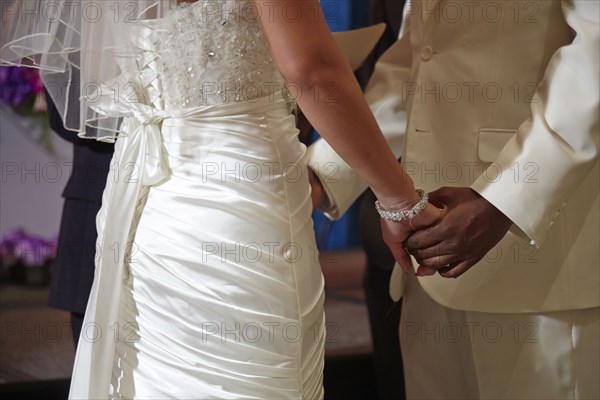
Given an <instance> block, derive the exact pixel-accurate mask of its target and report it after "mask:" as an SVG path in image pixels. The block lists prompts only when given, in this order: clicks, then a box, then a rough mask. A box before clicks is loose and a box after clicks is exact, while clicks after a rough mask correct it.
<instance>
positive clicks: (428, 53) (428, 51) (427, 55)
mask: <svg viewBox="0 0 600 400" xmlns="http://www.w3.org/2000/svg"><path fill="white" fill-rule="evenodd" d="M431 57H433V49H432V48H431V46H424V47H423V48H422V49H421V59H422V60H423V61H429V60H431Z"/></svg>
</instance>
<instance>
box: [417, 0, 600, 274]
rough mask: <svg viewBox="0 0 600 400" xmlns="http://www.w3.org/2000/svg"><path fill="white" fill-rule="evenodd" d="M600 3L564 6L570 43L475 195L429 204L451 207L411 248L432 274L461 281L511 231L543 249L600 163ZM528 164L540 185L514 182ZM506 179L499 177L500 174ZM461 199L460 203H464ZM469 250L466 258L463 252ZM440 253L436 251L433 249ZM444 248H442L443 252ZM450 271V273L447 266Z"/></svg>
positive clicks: (454, 193) (446, 195)
mask: <svg viewBox="0 0 600 400" xmlns="http://www.w3.org/2000/svg"><path fill="white" fill-rule="evenodd" d="M599 8H600V7H599V3H598V2H596V1H585V0H583V1H582V0H580V1H572V2H567V1H564V2H563V13H564V16H565V19H566V21H567V23H568V24H569V25H570V26H571V28H572V29H573V31H574V32H575V33H576V37H575V38H574V40H573V42H572V43H571V44H570V45H568V46H564V47H561V48H560V49H559V50H558V51H557V52H556V53H555V54H554V55H553V57H552V58H551V60H550V62H549V63H548V66H547V68H546V73H545V76H544V79H543V81H542V83H541V84H540V86H539V89H538V91H537V93H536V94H535V97H534V99H533V101H532V103H531V116H530V118H529V119H528V120H527V121H525V122H524V123H523V124H522V125H521V126H520V127H519V129H518V132H517V135H516V136H515V137H514V138H513V139H512V140H511V141H509V142H508V144H507V145H506V146H505V147H504V149H503V150H502V152H501V153H500V155H499V156H498V158H497V159H496V161H495V162H494V164H493V168H494V174H497V176H498V177H499V178H498V179H497V180H494V182H490V180H489V179H485V177H486V176H491V174H492V172H491V171H490V175H486V174H485V173H484V174H483V175H482V177H481V178H480V179H478V180H477V181H476V182H475V183H474V184H473V185H472V187H471V188H443V189H440V190H438V191H436V192H434V193H432V194H431V196H430V199H431V200H432V201H434V202H435V201H436V200H437V201H439V202H440V203H444V204H446V205H447V206H448V208H447V213H446V215H445V217H444V218H443V219H442V220H441V222H440V223H438V224H437V225H435V226H433V227H430V228H427V229H425V230H423V231H422V232H417V233H415V234H414V235H413V236H411V237H410V238H409V239H408V240H407V242H406V245H407V248H408V249H409V250H410V251H411V252H412V253H413V255H414V256H415V257H416V258H417V261H419V263H420V264H421V265H423V266H425V267H429V268H431V269H427V271H428V272H435V270H436V269H440V273H441V274H442V275H443V276H447V277H457V276H459V275H460V274H462V273H464V272H465V271H467V270H468V269H469V268H470V267H471V266H472V265H474V264H475V263H476V262H478V261H479V260H480V259H481V258H482V257H483V256H485V254H486V253H487V251H488V250H489V249H491V248H492V247H493V246H494V245H495V244H496V243H497V242H498V241H499V240H500V239H501V238H502V237H503V236H504V233H506V231H507V230H508V228H509V227H510V226H511V225H512V229H513V230H515V233H517V234H519V233H520V234H521V235H526V236H527V237H528V238H529V239H531V240H532V241H533V243H535V244H536V245H537V246H540V245H541V244H542V243H543V241H544V239H545V238H546V235H547V234H548V231H549V230H550V227H551V225H552V223H553V221H554V220H555V219H556V217H557V216H558V215H559V214H560V212H561V210H562V209H563V207H564V205H565V204H566V203H567V202H568V201H569V198H570V196H571V195H572V194H573V193H574V192H575V191H576V190H577V188H578V187H579V186H580V184H581V182H582V181H583V180H584V179H585V178H586V176H587V174H588V173H589V172H590V170H591V169H592V168H593V167H594V166H595V165H596V164H597V162H598V151H599V141H600V139H599V136H600V124H599V117H598V108H599V104H600V101H599V97H600V93H599V91H598V87H599V86H600V81H599V77H600V67H599V60H598V49H599V48H600V28H599V26H600V23H599V20H598V19H599V13H600V9H599ZM515 165H521V166H525V165H531V166H534V167H535V168H536V171H538V173H537V175H536V177H537V179H539V182H538V183H537V184H531V183H527V182H523V180H517V181H515V179H514V177H513V176H511V175H510V174H509V172H510V171H509V170H510V169H511V168H514V166H515ZM499 169H500V171H501V173H499V171H498V170H499ZM459 199H460V201H459ZM456 243H461V244H465V246H462V247H463V248H468V249H469V251H463V252H462V254H460V251H459V250H457V251H456V252H455V251H449V249H452V248H454V249H458V246H456ZM436 249H437V250H436ZM439 249H444V250H443V251H440V250H439ZM446 265H450V267H446Z"/></svg>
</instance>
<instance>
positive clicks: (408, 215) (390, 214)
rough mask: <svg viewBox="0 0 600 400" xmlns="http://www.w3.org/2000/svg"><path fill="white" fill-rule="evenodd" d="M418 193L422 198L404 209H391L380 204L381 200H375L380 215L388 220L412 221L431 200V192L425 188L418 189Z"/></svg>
mask: <svg viewBox="0 0 600 400" xmlns="http://www.w3.org/2000/svg"><path fill="white" fill-rule="evenodd" d="M416 192H417V194H418V195H419V196H420V197H421V200H419V202H418V203H417V204H415V205H414V206H413V208H411V209H410V210H404V211H390V210H386V209H385V208H383V207H381V204H379V200H376V201H375V209H376V210H377V212H378V213H379V216H380V217H381V218H383V219H385V220H388V221H396V222H400V221H406V220H408V221H410V220H411V219H413V218H414V217H416V216H417V214H419V213H420V212H421V211H423V210H424V209H425V207H427V203H428V202H429V194H428V193H427V192H426V191H424V190H423V189H416Z"/></svg>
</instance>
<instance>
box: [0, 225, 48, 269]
mask: <svg viewBox="0 0 600 400" xmlns="http://www.w3.org/2000/svg"><path fill="white" fill-rule="evenodd" d="M0 252H1V256H2V264H4V265H9V264H12V263H13V262H15V261H17V262H21V263H22V264H23V265H24V266H26V267H35V266H41V265H44V264H45V263H46V262H48V261H51V260H53V259H54V258H55V257H56V240H46V239H43V238H41V237H39V236H35V235H29V234H28V233H27V232H26V231H25V230H24V229H23V228H17V229H14V230H12V231H10V232H8V233H7V234H6V235H5V236H4V238H3V240H2V243H1V245H0Z"/></svg>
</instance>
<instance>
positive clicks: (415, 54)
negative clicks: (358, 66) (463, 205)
mask: <svg viewBox="0 0 600 400" xmlns="http://www.w3.org/2000/svg"><path fill="white" fill-rule="evenodd" d="M599 13H600V11H599V2H597V1H587V0H582V1H577V0H574V1H562V2H561V1H548V0H538V1H493V0H479V1H444V0H441V1H436V0H433V1H422V2H421V1H413V2H411V4H410V5H408V6H407V8H406V9H405V18H406V20H405V25H404V27H403V33H401V36H400V39H399V40H398V41H397V42H396V44H395V45H394V46H393V47H391V48H390V49H389V50H388V51H387V52H386V53H385V54H384V55H383V56H382V57H381V58H380V60H379V62H378V64H377V67H376V70H375V73H374V75H373V78H372V80H371V82H370V83H369V86H368V88H367V92H366V96H367V99H368V101H369V103H370V105H371V107H372V110H373V112H374V114H375V116H376V118H377V120H378V122H379V124H380V127H381V129H382V131H383V132H384V134H385V135H386V137H387V139H388V142H389V143H390V146H391V147H392V149H393V150H394V152H395V154H396V155H398V156H399V157H400V156H402V161H403V165H404V168H405V169H406V171H407V172H408V173H409V174H410V175H411V177H412V178H413V180H414V181H415V185H416V186H417V187H421V188H424V189H425V190H428V191H432V190H435V189H436V188H438V187H441V186H469V187H471V188H472V189H474V190H475V191H477V192H478V193H479V194H481V195H482V196H483V197H484V198H486V199H487V200H488V201H489V202H490V203H492V204H493V205H494V206H496V208H498V209H499V210H500V211H502V212H503V213H504V214H505V215H506V216H508V217H509V218H510V219H511V220H512V222H513V226H512V228H511V230H510V231H509V233H508V234H507V235H506V236H505V237H504V239H503V240H501V241H500V243H498V245H497V246H496V247H495V248H494V249H492V250H491V251H490V252H489V253H488V254H487V256H486V257H485V258H484V259H483V260H481V261H480V262H479V263H478V264H477V265H475V266H474V267H473V268H471V270H470V271H469V272H468V273H466V274H465V275H463V276H461V277H460V278H459V279H445V278H442V277H440V276H439V275H436V276H434V277H428V278H421V279H419V280H418V282H417V280H416V279H415V278H414V277H412V276H410V277H409V276H407V277H406V279H405V280H406V281H407V282H405V283H403V285H408V289H407V292H406V293H405V305H404V306H405V307H408V306H409V305H410V306H413V307H416V306H417V305H418V306H419V307H421V311H420V312H419V315H418V316H416V315H415V316H414V318H415V319H414V320H409V321H408V323H412V322H415V324H416V325H414V326H413V325H405V326H404V327H402V326H401V334H404V336H403V339H402V340H403V343H402V344H403V353H404V355H405V358H408V357H410V354H411V352H413V350H414V349H417V348H419V345H426V344H428V343H425V342H428V340H425V339H426V338H425V339H424V337H423V336H421V337H420V340H417V341H416V342H419V343H413V344H411V343H412V342H411V338H410V333H411V332H412V333H414V332H415V330H419V327H421V328H423V327H424V326H425V325H427V323H428V322H435V321H428V320H427V319H426V318H427V317H425V316H426V315H429V314H428V313H427V312H425V311H424V309H423V307H426V304H430V305H431V306H432V307H438V308H439V309H440V310H442V311H439V312H432V313H431V314H430V318H434V319H435V318H437V317H436V315H437V316H439V315H440V314H439V313H441V314H448V313H453V312H455V311H454V310H461V311H460V313H459V314H458V315H459V317H457V318H458V319H459V320H460V321H463V324H466V326H470V327H473V326H474V325H472V322H469V321H474V320H477V321H479V322H478V323H481V324H483V322H481V321H483V320H484V319H485V318H491V319H488V322H489V321H493V323H496V322H497V321H499V319H498V318H500V316H501V315H502V318H506V317H507V316H510V315H513V316H515V317H514V319H511V320H510V321H513V322H514V323H513V325H510V322H508V321H507V322H506V323H507V324H509V326H512V328H505V329H504V336H509V335H508V332H507V329H512V331H511V332H510V335H512V336H511V340H510V342H511V343H512V345H513V347H514V346H516V345H517V344H518V345H520V346H524V345H523V340H520V339H519V338H518V337H517V336H518V335H513V333H518V331H519V330H520V331H521V333H523V332H524V330H523V326H522V325H519V324H525V325H527V324H530V323H532V324H534V325H528V326H529V328H527V329H529V330H530V332H529V333H532V332H534V331H535V332H534V333H535V336H536V338H537V339H538V344H539V345H540V346H543V347H544V348H545V349H546V351H550V352H552V351H554V350H556V351H557V352H560V351H562V350H558V349H555V348H554V344H553V343H549V342H547V339H545V336H544V332H545V331H548V329H550V326H547V325H544V323H545V322H544V320H538V319H536V318H537V316H538V315H549V316H552V315H556V316H557V318H556V319H557V320H563V319H566V320H571V319H573V318H574V317H573V316H572V315H571V314H569V312H571V311H572V310H579V311H580V310H587V312H588V313H587V314H586V316H585V317H584V320H585V321H586V322H582V323H583V324H584V325H585V326H586V327H587V328H590V327H591V328H590V329H594V331H593V332H592V338H593V340H592V342H593V341H595V345H592V346H595V347H592V348H584V349H583V352H591V353H592V354H594V352H595V355H594V356H593V357H592V359H591V360H590V359H589V357H588V359H586V360H583V361H582V360H579V361H578V362H580V363H587V366H586V367H585V368H587V369H590V368H591V371H592V372H593V373H595V374H598V373H599V368H598V362H599V361H598V357H599V356H598V351H599V350H598V333H597V332H598V315H599V311H598V310H599V309H598V306H600V289H599V288H600V265H599V262H600V261H599V260H600V257H599V252H600V251H599V246H598V241H599V236H600V234H599V218H600V217H599V213H598V211H599V203H598V188H599V182H600V180H599V174H598V170H599V169H598V149H599V129H600V128H599V117H598V112H599V110H598V107H599V85H600V83H599V74H600V69H599V55H598V54H599V48H600V40H599V35H600V28H599V24H598V19H599ZM309 152H310V157H311V165H312V166H313V169H314V170H315V171H316V172H317V173H318V175H319V177H320V178H321V180H322V183H323V185H324V188H325V191H326V193H327V195H328V197H329V203H330V204H329V208H328V209H327V210H325V211H326V212H328V214H329V215H330V216H331V217H332V218H336V217H337V216H339V215H340V214H342V213H343V212H344V211H345V210H346V209H347V208H348V207H349V205H350V204H351V203H352V202H353V201H354V200H355V199H356V198H357V197H358V196H359V195H360V193H362V191H363V190H364V189H365V187H366V185H365V183H364V182H363V181H362V180H360V178H358V176H357V175H356V174H354V173H353V172H352V171H351V170H350V168H349V167H348V165H347V164H346V163H345V162H344V161H343V160H341V159H340V158H339V157H338V156H337V155H336V154H335V153H334V152H333V150H332V149H331V148H330V147H329V146H328V145H327V144H326V143H325V142H324V141H323V140H320V141H318V142H317V143H315V144H314V145H313V146H311V148H310V149H309ZM396 284H399V283H396ZM415 293H417V294H415ZM411 296H414V297H413V298H417V297H419V298H420V300H419V301H417V300H414V301H411ZM421 300H422V302H421ZM432 300H433V301H432ZM440 306H441V307H440ZM463 311H464V312H463ZM417 312H418V310H416V309H415V310H414V313H417ZM564 312H567V315H566V316H565V315H564ZM553 313H555V314H553ZM561 313H562V314H561ZM465 315H466V317H465ZM475 315H476V316H477V318H479V317H481V316H485V318H484V319H477V318H476V317H474V316H475ZM519 315H520V316H519ZM490 316H493V317H490ZM522 316H527V318H529V319H526V320H521V319H519V318H521V317H522ZM412 317H413V314H412V313H411V312H410V310H408V311H407V310H403V322H407V318H412ZM419 318H421V319H419ZM444 318H446V317H444ZM411 321H412V322H411ZM447 321H451V322H447ZM447 321H446V323H456V318H454V317H452V318H449V319H448V320H447ZM437 322H439V321H437ZM469 323H471V325H469ZM497 323H498V324H499V326H504V325H503V322H497ZM420 324H421V325H420ZM422 324H425V325H422ZM515 324H517V325H515ZM459 325H461V324H460V323H459ZM407 326H408V327H409V328H410V329H408V328H407ZM415 326H416V328H415ZM575 326H577V322H574V323H572V324H571V328H572V329H575V328H574V327H575ZM403 328H404V331H403ZM430 328H431V327H429V326H428V328H427V329H430ZM431 329H432V328H431ZM431 329H430V330H429V333H431ZM438 329H439V332H438V334H439V333H440V332H441V333H442V340H441V342H444V340H443V339H444V337H443V332H444V331H443V329H444V326H442V327H441V328H440V327H439V326H438ZM527 329H526V330H527ZM552 329H553V330H554V331H557V330H560V329H562V328H556V329H554V328H552ZM446 333H447V332H446ZM462 333H466V331H464V332H462ZM471 333H473V332H471ZM547 333H548V334H550V332H547ZM570 333H571V331H568V332H566V335H567V336H566V337H567V338H568V341H569V343H570V342H571V340H572V339H573V341H576V339H575V337H574V336H573V338H572V337H571V336H569V335H570ZM421 334H423V332H421ZM407 335H408V336H407ZM475 335H476V334H475ZM594 335H595V338H594ZM584 336H585V334H584ZM438 339H439V338H438ZM446 339H448V340H446V342H447V343H446V345H448V346H452V344H453V343H454V341H453V340H449V338H448V337H446ZM503 339H507V338H503ZM557 340H558V341H560V339H559V338H558V337H557ZM582 340H583V339H582ZM429 342H431V341H429ZM433 342H436V341H435V340H433ZM437 342H438V343H435V344H434V345H435V346H439V345H440V343H439V342H440V340H437ZM470 342H473V340H470ZM489 343H490V341H489V340H488V341H487V344H489ZM495 343H496V344H497V345H496V346H495V348H494V350H499V351H503V350H501V348H500V347H498V346H500V344H499V343H503V340H498V341H497V342H495ZM581 343H583V342H581ZM429 344H431V343H429ZM471 344H473V343H471ZM409 345H410V346H409ZM507 345H508V346H510V343H509V344H507ZM578 346H579V343H577V344H576V345H573V346H572V347H573V348H575V349H566V350H565V354H570V353H569V351H579V352H580V353H581V351H582V350H581V349H580V348H578ZM408 347H410V348H408ZM475 347H476V345H475V344H473V349H469V350H468V351H472V352H473V354H472V357H471V355H469V356H468V357H467V358H469V360H471V358H472V364H473V365H474V366H473V368H474V371H469V368H470V367H469V368H467V370H466V371H463V375H464V374H468V373H472V374H473V375H476V376H477V377H475V376H472V377H468V376H467V377H463V379H472V381H473V382H474V383H473V385H474V388H471V389H473V390H471V389H464V390H463V389H457V392H456V393H457V394H456V396H457V397H460V396H463V395H464V396H467V395H473V396H475V397H486V396H509V397H510V396H522V397H526V395H527V394H526V393H524V392H522V391H520V389H514V390H515V391H514V392H511V390H512V389H511V387H513V386H514V387H515V388H516V387H517V386H519V383H515V380H518V379H517V378H514V377H512V378H510V377H508V375H509V372H508V371H507V372H506V379H504V378H503V377H502V373H500V372H498V370H497V369H498V368H504V369H507V370H512V372H510V373H514V374H515V375H519V374H523V373H524V374H527V372H523V371H526V370H527V368H526V367H525V369H524V370H521V369H520V367H519V365H520V364H519V363H520V362H521V361H514V363H513V362H512V361H507V360H503V361H498V360H495V361H494V363H495V364H496V366H495V367H491V366H489V365H486V362H491V360H486V358H485V357H487V356H486V354H487V355H488V356H489V354H492V353H489V351H491V350H489V351H488V350H485V349H484V350H481V349H479V350H478V349H475ZM465 348H468V346H467V347H465ZM465 348H463V349H462V350H460V354H458V355H456V354H455V355H454V356H449V357H450V359H452V358H453V357H462V358H464V357H465V354H464V353H465V351H467V350H464V349H465ZM414 351H415V352H418V351H419V350H414ZM517 352H518V351H517ZM407 354H408V356H407ZM532 354H533V353H532ZM535 354H537V353H535ZM424 355H425V354H420V356H421V358H423V356H424ZM434 356H435V355H434ZM415 357H416V359H415V360H418V358H419V354H418V353H415ZM519 357H535V356H534V355H531V354H529V355H527V354H526V352H525V350H523V349H522V350H521V355H518V354H517V355H515V357H514V358H515V359H518V358H519ZM565 357H567V358H568V357H569V356H565ZM575 358H577V357H576V356H575ZM415 360H413V359H405V370H407V374H408V376H407V379H406V381H407V385H408V394H409V396H412V397H419V396H420V395H423V396H427V395H430V396H435V393H433V392H420V391H419V390H418V389H415V390H414V391H412V389H411V388H410V385H411V380H412V381H418V380H419V379H423V378H419V377H418V376H416V377H413V378H414V379H410V378H411V376H410V374H411V368H413V366H414V365H413V366H411V363H412V362H415ZM437 361H438V362H439V360H437ZM457 362H458V363H459V364H461V363H462V364H461V365H462V366H463V367H464V360H462V361H457ZM547 362H549V363H559V362H560V361H558V360H557V359H554V360H551V359H549V360H548V361H547ZM590 363H591V364H590ZM441 364H443V362H442V363H441ZM486 368H487V370H486ZM542 369H543V368H542ZM567 369H568V368H567ZM582 369H583V368H582ZM413 370H414V369H413ZM482 371H483V372H482ZM486 371H487V372H489V374H492V375H496V378H494V377H492V376H490V377H489V381H487V380H486V379H488V378H486V377H485V374H486ZM594 371H595V372H594ZM533 372H534V371H531V373H532V374H533ZM537 373H540V371H539V370H538V371H537ZM550 374H552V372H550ZM566 375H568V376H569V377H571V378H568V379H567V378H565V376H562V375H561V376H559V377H555V376H548V379H553V380H556V379H558V380H564V379H567V380H569V382H566V383H565V382H563V381H560V383H556V384H549V385H548V386H549V387H551V389H548V390H549V392H548V393H550V394H553V395H556V396H559V397H561V396H563V395H566V396H568V397H578V396H579V395H580V394H578V393H579V392H578V390H579V389H574V387H577V385H580V386H581V385H582V383H581V382H578V379H579V378H578V377H577V375H576V372H573V373H572V374H571V372H569V373H566ZM571 375H573V376H574V377H573V376H571ZM597 376H598V375H596V379H595V380H594V382H596V383H595V386H596V387H595V388H592V389H589V390H592V391H591V392H586V391H585V390H584V391H583V392H582V393H583V394H582V396H586V395H590V396H594V395H598V396H600V394H599V390H598V387H597V386H598V383H597ZM428 379H429V380H430V381H431V382H433V383H439V381H438V380H436V377H435V375H431V374H430V375H429V378H428ZM495 379H496V380H495ZM503 379H504V380H503ZM522 379H526V378H522ZM498 381H502V382H503V383H498ZM574 382H575V383H574ZM470 384H471V383H466V384H465V385H467V386H468V385H470ZM424 385H426V382H425V383H424ZM494 385H496V386H498V385H501V386H503V387H494ZM430 386H435V384H433V385H430ZM534 386H535V385H534ZM490 387H493V388H492V389H489V390H488V388H490ZM552 387H555V388H554V389H552ZM556 388H558V389H556ZM531 390H533V393H531V394H533V395H536V394H538V395H539V394H540V393H536V389H531ZM540 390H542V389H540ZM586 390H588V389H586ZM451 392H452V389H449V392H447V393H446V395H447V397H451V396H452V394H451ZM511 393H512V394H511ZM586 393H588V394H586Z"/></svg>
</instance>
